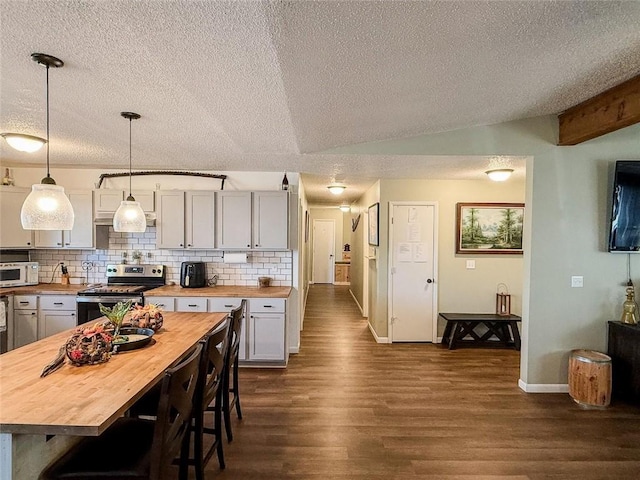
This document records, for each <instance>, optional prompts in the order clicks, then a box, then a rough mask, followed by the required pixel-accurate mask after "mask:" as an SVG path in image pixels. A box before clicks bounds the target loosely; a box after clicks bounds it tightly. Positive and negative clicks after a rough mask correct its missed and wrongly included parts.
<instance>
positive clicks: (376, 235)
mask: <svg viewBox="0 0 640 480" xmlns="http://www.w3.org/2000/svg"><path fill="white" fill-rule="evenodd" d="M367 217H368V220H369V245H375V246H376V247H377V246H378V245H380V226H379V221H380V204H379V203H374V204H373V205H371V206H370V207H369V209H368V210H367Z"/></svg>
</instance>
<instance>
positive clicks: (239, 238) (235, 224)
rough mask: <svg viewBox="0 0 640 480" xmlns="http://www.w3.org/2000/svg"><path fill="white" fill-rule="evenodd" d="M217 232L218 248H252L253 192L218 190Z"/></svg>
mask: <svg viewBox="0 0 640 480" xmlns="http://www.w3.org/2000/svg"><path fill="white" fill-rule="evenodd" d="M216 234H217V238H216V245H217V247H218V248H223V249H224V248H229V249H230V248H243V249H248V248H251V192H239V191H226V192H225V191H222V192H218V202H217V204H216Z"/></svg>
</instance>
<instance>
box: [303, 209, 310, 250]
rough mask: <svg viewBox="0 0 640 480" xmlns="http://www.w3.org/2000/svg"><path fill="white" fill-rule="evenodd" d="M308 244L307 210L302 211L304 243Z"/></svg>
mask: <svg viewBox="0 0 640 480" xmlns="http://www.w3.org/2000/svg"><path fill="white" fill-rule="evenodd" d="M308 242H309V210H305V211H304V243H308Z"/></svg>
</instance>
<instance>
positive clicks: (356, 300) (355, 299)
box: [349, 289, 366, 317]
mask: <svg viewBox="0 0 640 480" xmlns="http://www.w3.org/2000/svg"><path fill="white" fill-rule="evenodd" d="M349 293H350V294H351V296H352V297H353V301H354V302H356V305H357V306H358V308H359V309H360V313H361V314H362V316H363V317H366V315H365V314H364V310H363V309H362V305H360V303H358V299H357V298H356V296H355V295H354V294H353V290H351V289H349Z"/></svg>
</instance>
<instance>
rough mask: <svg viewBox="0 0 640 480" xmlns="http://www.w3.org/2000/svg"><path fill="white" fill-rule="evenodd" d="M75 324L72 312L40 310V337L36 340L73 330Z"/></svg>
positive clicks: (74, 315)
mask: <svg viewBox="0 0 640 480" xmlns="http://www.w3.org/2000/svg"><path fill="white" fill-rule="evenodd" d="M77 323H78V322H77V320H76V312H75V311H74V310H60V311H57V310H42V311H41V312H40V335H39V337H38V338H39V339H43V338H47V337H50V336H51V335H53V334H56V333H60V332H64V331H65V330H69V329H71V328H75V327H76V325H77Z"/></svg>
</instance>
